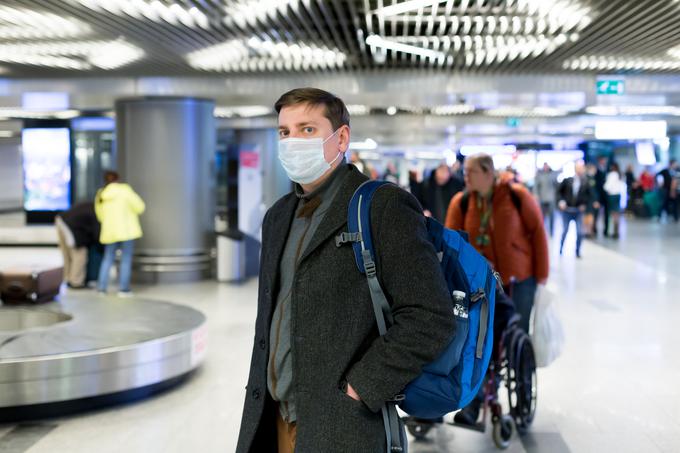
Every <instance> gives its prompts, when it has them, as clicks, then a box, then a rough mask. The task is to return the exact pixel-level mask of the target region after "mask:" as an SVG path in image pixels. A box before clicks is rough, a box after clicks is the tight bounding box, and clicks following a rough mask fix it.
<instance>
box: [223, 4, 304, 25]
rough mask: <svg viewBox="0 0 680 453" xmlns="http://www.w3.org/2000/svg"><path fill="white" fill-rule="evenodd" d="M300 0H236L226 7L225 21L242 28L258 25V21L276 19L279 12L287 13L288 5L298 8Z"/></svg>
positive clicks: (226, 23)
mask: <svg viewBox="0 0 680 453" xmlns="http://www.w3.org/2000/svg"><path fill="white" fill-rule="evenodd" d="M298 3H299V1H298V0H236V1H230V2H228V5H226V6H225V7H224V19H223V21H224V23H225V25H227V26H233V25H238V26H239V27H241V28H244V27H246V26H256V25H257V23H258V21H259V22H264V21H265V20H266V19H267V18H270V19H274V18H276V15H277V14H282V15H285V14H286V12H287V10H288V7H289V6H290V7H292V8H293V9H296V10H297V9H298Z"/></svg>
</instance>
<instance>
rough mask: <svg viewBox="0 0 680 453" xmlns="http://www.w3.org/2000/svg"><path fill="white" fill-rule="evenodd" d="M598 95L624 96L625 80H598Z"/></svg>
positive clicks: (596, 83)
mask: <svg viewBox="0 0 680 453" xmlns="http://www.w3.org/2000/svg"><path fill="white" fill-rule="evenodd" d="M595 85H596V87H597V94H623V91H624V84H623V80H598V81H597V82H595Z"/></svg>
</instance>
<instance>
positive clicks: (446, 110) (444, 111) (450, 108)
mask: <svg viewBox="0 0 680 453" xmlns="http://www.w3.org/2000/svg"><path fill="white" fill-rule="evenodd" d="M431 111H432V114H434V115H466V114H468V113H473V112H474V111H475V106H474V105H468V104H457V105H438V106H436V107H432V110H431Z"/></svg>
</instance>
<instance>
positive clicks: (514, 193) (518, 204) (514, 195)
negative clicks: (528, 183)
mask: <svg viewBox="0 0 680 453" xmlns="http://www.w3.org/2000/svg"><path fill="white" fill-rule="evenodd" d="M513 186H514V184H510V199H511V200H512V204H514V205H515V209H517V211H518V212H519V215H520V217H521V216H522V198H520V196H519V194H518V193H517V191H516V190H515V189H514V187H513Z"/></svg>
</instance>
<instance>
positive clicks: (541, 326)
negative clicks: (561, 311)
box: [531, 285, 564, 367]
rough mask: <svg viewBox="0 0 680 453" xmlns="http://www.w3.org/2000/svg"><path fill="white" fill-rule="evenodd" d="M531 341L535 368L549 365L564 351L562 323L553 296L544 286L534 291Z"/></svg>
mask: <svg viewBox="0 0 680 453" xmlns="http://www.w3.org/2000/svg"><path fill="white" fill-rule="evenodd" d="M531 341H532V342H533V345H534V354H535V356H536V366H537V367H546V366H548V365H550V364H551V363H552V362H553V361H554V360H555V359H556V358H558V357H559V356H560V354H561V353H562V350H563V349H564V328H563V327H562V321H560V318H559V316H558V314H557V309H556V308H555V303H554V301H553V295H552V293H550V291H549V290H548V289H547V288H546V287H545V285H539V286H538V288H537V290H536V300H535V302H534V313H533V332H532V334H531Z"/></svg>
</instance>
